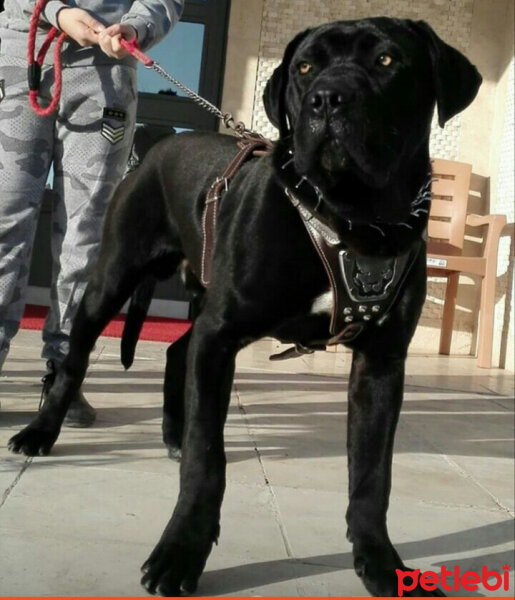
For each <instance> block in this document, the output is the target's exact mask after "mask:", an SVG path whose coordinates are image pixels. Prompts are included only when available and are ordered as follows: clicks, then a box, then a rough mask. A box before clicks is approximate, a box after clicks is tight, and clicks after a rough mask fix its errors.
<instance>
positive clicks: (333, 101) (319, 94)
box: [309, 89, 344, 115]
mask: <svg viewBox="0 0 515 600" xmlns="http://www.w3.org/2000/svg"><path fill="white" fill-rule="evenodd" d="M343 103H344V99H343V95H342V94H341V93H340V92H337V91H336V90H331V89H319V90H316V91H314V92H312V93H311V95H310V96H309V105H310V106H311V110H312V111H313V112H314V113H315V114H317V115H322V114H328V115H331V114H334V113H336V112H338V111H339V110H340V109H341V108H342V106H343Z"/></svg>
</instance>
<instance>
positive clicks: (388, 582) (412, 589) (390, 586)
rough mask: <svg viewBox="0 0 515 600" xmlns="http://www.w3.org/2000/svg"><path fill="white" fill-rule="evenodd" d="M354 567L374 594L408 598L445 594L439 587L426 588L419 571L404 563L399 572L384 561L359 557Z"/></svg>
mask: <svg viewBox="0 0 515 600" xmlns="http://www.w3.org/2000/svg"><path fill="white" fill-rule="evenodd" d="M354 569H355V571H356V573H357V575H358V576H359V577H360V578H361V580H362V581H363V583H364V585H365V587H366V588H367V590H368V591H369V592H370V593H371V594H372V595H373V596H389V597H397V596H402V597H408V598H412V597H426V596H445V594H444V593H443V592H442V591H441V590H439V589H438V588H436V589H435V590H427V589H424V588H423V587H422V586H421V585H420V584H419V578H418V573H417V571H415V570H414V569H409V568H407V567H405V566H404V565H402V564H401V565H400V566H399V571H400V572H399V573H398V572H397V570H396V569H392V568H388V567H386V568H385V566H384V563H383V564H381V563H380V562H379V563H378V562H375V561H371V560H366V559H364V558H363V557H359V558H356V560H355V561H354Z"/></svg>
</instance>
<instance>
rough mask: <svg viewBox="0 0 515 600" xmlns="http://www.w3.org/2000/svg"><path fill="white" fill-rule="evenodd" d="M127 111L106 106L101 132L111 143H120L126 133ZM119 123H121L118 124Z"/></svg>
mask: <svg viewBox="0 0 515 600" xmlns="http://www.w3.org/2000/svg"><path fill="white" fill-rule="evenodd" d="M126 117H127V113H126V112H125V111H124V110H121V109H119V108H108V107H106V108H104V114H103V120H102V128H101V130H100V132H101V134H102V136H103V137H105V139H106V140H107V141H108V142H109V143H111V144H113V145H114V144H118V143H119V142H121V141H122V140H123V138H124V135H125V125H124V122H125V119H126ZM118 123H119V124H118Z"/></svg>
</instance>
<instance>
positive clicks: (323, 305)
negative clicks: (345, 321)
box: [311, 290, 334, 315]
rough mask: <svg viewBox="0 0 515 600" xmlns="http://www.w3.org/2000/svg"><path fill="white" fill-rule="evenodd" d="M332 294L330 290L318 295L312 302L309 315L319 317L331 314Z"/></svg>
mask: <svg viewBox="0 0 515 600" xmlns="http://www.w3.org/2000/svg"><path fill="white" fill-rule="evenodd" d="M333 304H334V300H333V292H332V291H331V290H329V291H327V292H325V293H323V294H320V296H317V297H316V298H315V299H314V300H313V304H312V305H311V314H313V315H321V314H329V315H330V314H332V312H333Z"/></svg>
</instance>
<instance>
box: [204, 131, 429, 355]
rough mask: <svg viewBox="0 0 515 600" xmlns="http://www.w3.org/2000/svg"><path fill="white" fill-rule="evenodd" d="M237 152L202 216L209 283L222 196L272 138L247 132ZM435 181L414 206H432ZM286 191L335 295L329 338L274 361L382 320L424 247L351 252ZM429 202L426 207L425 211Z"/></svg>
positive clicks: (348, 337)
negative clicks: (381, 253)
mask: <svg viewBox="0 0 515 600" xmlns="http://www.w3.org/2000/svg"><path fill="white" fill-rule="evenodd" d="M237 146H238V148H239V152H238V153H237V154H236V156H235V157H234V158H233V160H232V161H231V163H230V164H229V166H228V167H227V169H226V170H225V171H224V173H223V174H222V176H221V177H217V178H216V179H215V181H214V182H213V184H212V185H211V187H210V188H209V191H208V193H207V195H206V200H205V205H204V213H203V218H202V229H203V248H202V264H201V267H202V271H201V282H202V285H204V286H205V287H207V286H208V285H209V282H210V280H211V265H212V258H213V250H214V244H215V233H216V220H217V214H218V209H219V206H220V200H221V198H222V197H223V194H224V193H225V192H226V191H227V189H228V186H229V183H230V181H231V180H232V179H233V178H234V176H235V175H236V173H237V172H238V170H239V169H240V167H241V166H242V165H243V164H244V163H245V161H247V160H248V159H249V158H250V157H251V156H256V155H257V156H261V155H264V154H266V153H268V152H270V151H271V150H272V149H273V142H271V141H270V140H267V139H265V138H263V137H261V136H258V135H255V134H254V135H248V136H245V137H243V138H242V139H241V140H239V141H238V142H237ZM430 183H431V179H430V178H429V179H428V182H427V183H426V184H425V185H424V186H423V187H422V188H421V190H420V191H419V194H418V196H417V198H416V199H415V201H414V203H413V204H415V205H416V210H418V211H421V212H425V211H426V210H429V203H430V200H431V194H430ZM284 191H285V194H286V196H287V197H288V199H289V200H290V202H291V203H292V205H293V206H294V207H295V208H296V209H297V211H298V212H299V215H300V217H301V219H302V222H303V223H304V225H305V227H306V230H307V232H308V234H309V237H310V239H311V242H312V243H313V246H314V248H315V249H316V251H317V253H318V255H319V257H320V260H321V261H322V264H323V266H324V269H325V271H326V274H327V277H328V280H329V284H330V289H331V293H332V298H333V303H332V314H331V321H330V326H329V333H330V337H329V339H328V340H325V341H324V340H314V341H312V342H311V343H309V345H307V346H303V345H300V344H297V345H296V346H295V347H294V348H292V349H289V350H286V351H285V352H282V353H279V354H276V355H273V356H272V357H271V359H272V360H278V359H283V358H290V357H293V356H299V355H301V354H306V353H311V352H313V351H314V350H319V349H324V348H325V346H326V344H328V345H334V344H339V343H342V342H350V341H352V340H354V339H355V338H356V337H357V336H358V335H359V334H360V333H361V332H362V331H363V329H364V328H365V327H366V325H367V324H368V323H372V322H375V323H376V324H379V325H380V324H381V323H382V322H383V321H384V320H385V319H386V318H387V316H388V313H389V311H390V309H391V308H392V307H393V304H394V302H395V300H396V299H397V297H398V295H399V293H400V290H401V289H402V284H403V282H404V281H405V279H406V277H407V276H408V273H409V272H410V270H411V267H412V266H413V264H414V263H415V261H416V259H417V256H418V254H419V252H420V249H421V248H422V239H421V240H420V241H419V242H418V243H415V244H414V245H413V246H412V247H411V248H410V250H409V251H408V252H406V253H405V254H403V255H400V256H397V257H387V258H380V257H374V258H370V257H363V256H360V255H357V254H356V253H355V252H353V251H352V250H350V249H349V248H348V247H347V246H346V245H345V244H344V243H343V242H342V241H341V240H340V238H339V237H338V235H337V234H336V233H335V232H334V231H333V230H332V229H331V228H330V227H329V226H328V225H327V224H326V223H324V222H323V221H322V220H321V219H319V218H318V216H317V215H315V214H314V213H313V212H312V211H310V210H309V209H308V208H306V207H305V206H304V205H303V204H302V203H301V202H300V200H299V199H298V198H297V197H296V195H295V192H293V191H292V190H290V189H289V188H285V190H284ZM426 205H427V209H426Z"/></svg>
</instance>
